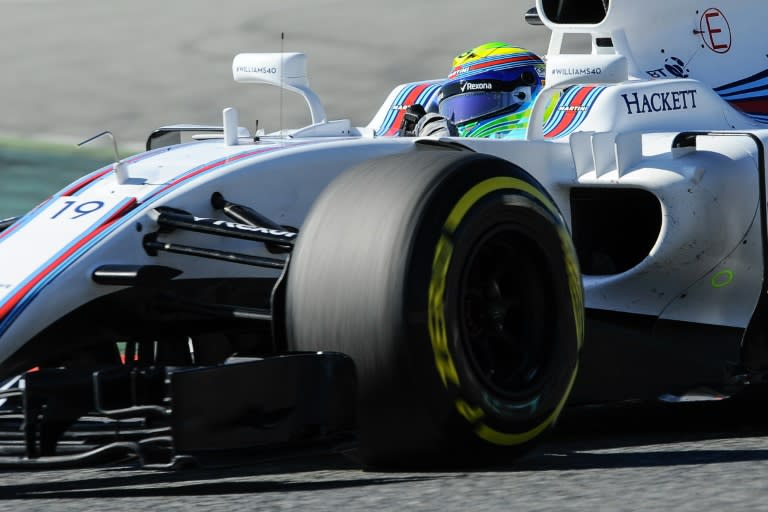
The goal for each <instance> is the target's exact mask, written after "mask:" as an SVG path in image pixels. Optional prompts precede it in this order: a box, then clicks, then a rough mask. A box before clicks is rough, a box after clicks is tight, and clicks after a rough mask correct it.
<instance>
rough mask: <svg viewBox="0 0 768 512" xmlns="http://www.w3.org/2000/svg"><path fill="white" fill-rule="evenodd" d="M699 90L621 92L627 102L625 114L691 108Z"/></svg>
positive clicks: (693, 106)
mask: <svg viewBox="0 0 768 512" xmlns="http://www.w3.org/2000/svg"><path fill="white" fill-rule="evenodd" d="M698 92H699V91H697V90H696V89H689V90H687V91H671V92H655V93H653V94H640V93H637V92H633V93H630V94H622V95H621V97H622V98H624V102H625V103H626V104H627V114H630V115H633V114H649V113H651V112H671V111H675V110H692V109H695V108H696V94H698Z"/></svg>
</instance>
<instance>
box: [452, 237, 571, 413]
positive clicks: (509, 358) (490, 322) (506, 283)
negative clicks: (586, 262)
mask: <svg viewBox="0 0 768 512" xmlns="http://www.w3.org/2000/svg"><path fill="white" fill-rule="evenodd" d="M546 262H547V257H546V254H545V253H544V251H543V250H542V248H541V247H540V246H539V245H538V244H537V243H536V242H535V241H534V240H532V239H531V238H530V237H528V236H526V235H525V234H524V233H521V232H520V231H519V230H516V229H514V228H513V227H511V226H499V227H496V228H494V229H492V230H490V231H489V232H487V233H486V234H485V235H484V236H483V237H481V239H480V240H479V241H478V243H476V244H474V248H473V250H472V251H471V252H470V254H469V255H468V258H467V260H466V266H465V267H464V272H463V278H462V280H461V285H460V289H459V302H458V307H459V310H460V311H459V315H458V318H459V322H460V326H459V330H460V334H461V343H462V345H463V347H464V350H465V351H466V353H467V355H468V359H469V361H470V362H471V366H472V370H473V372H474V373H475V375H476V376H477V377H478V378H479V379H480V380H482V381H483V382H484V383H485V385H486V387H487V388H488V389H490V390H491V391H492V392H494V393H495V394H498V395H501V396H506V397H515V398H519V397H520V396H521V395H523V396H525V395H530V394H534V393H535V392H536V391H538V390H539V389H540V387H541V385H542V381H543V379H544V378H545V375H546V373H547V369H548V367H549V366H550V361H551V359H552V357H553V347H552V343H553V340H554V334H553V331H554V329H555V326H556V320H557V315H556V314H555V312H554V311H553V308H554V304H555V301H554V293H553V291H552V286H551V284H550V283H551V278H550V276H549V275H548V273H547V272H546V270H547V266H546Z"/></svg>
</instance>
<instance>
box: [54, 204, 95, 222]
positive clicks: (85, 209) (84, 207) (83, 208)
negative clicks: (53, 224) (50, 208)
mask: <svg viewBox="0 0 768 512" xmlns="http://www.w3.org/2000/svg"><path fill="white" fill-rule="evenodd" d="M73 206H74V208H72V207H73ZM103 207H104V203H103V202H101V201H86V202H84V203H79V204H78V202H77V201H66V202H65V203H64V208H62V209H61V210H59V211H58V212H56V214H55V215H54V216H53V217H51V219H55V218H56V217H58V216H59V215H61V214H62V213H64V212H66V211H67V210H70V211H69V213H68V214H67V215H66V216H64V218H65V219H68V220H74V219H79V218H80V217H82V216H83V215H88V214H89V213H93V212H95V211H97V210H100V209H102V208H103Z"/></svg>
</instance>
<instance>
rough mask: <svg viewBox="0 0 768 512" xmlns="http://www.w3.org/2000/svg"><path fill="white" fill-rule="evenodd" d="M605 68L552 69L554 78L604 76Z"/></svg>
mask: <svg viewBox="0 0 768 512" xmlns="http://www.w3.org/2000/svg"><path fill="white" fill-rule="evenodd" d="M602 74H603V68H593V67H585V68H554V69H552V75H553V76H587V75H602Z"/></svg>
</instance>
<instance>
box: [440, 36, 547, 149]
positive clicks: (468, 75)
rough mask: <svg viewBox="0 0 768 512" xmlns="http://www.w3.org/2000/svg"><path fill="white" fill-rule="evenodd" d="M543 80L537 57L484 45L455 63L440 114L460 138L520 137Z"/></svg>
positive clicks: (541, 64) (504, 46)
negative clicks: (455, 128) (449, 122)
mask: <svg viewBox="0 0 768 512" xmlns="http://www.w3.org/2000/svg"><path fill="white" fill-rule="evenodd" d="M543 76H544V62H543V61H542V60H541V59H540V58H539V57H538V56H537V55H536V54H534V53H532V52H529V51H528V50H525V49H523V48H519V47H517V46H512V45H509V44H507V43H502V42H494V43H486V44H483V45H480V46H478V47H476V48H473V49H471V50H468V51H466V52H464V53H462V54H461V55H459V56H458V57H456V58H455V59H453V69H452V70H451V73H450V74H449V75H448V79H447V80H446V81H445V83H444V84H443V86H442V88H441V90H440V94H439V97H438V102H439V103H438V109H439V111H440V114H442V115H443V116H445V117H446V118H447V119H449V120H450V121H452V122H453V123H454V124H455V125H456V127H457V128H458V130H459V133H460V134H461V136H463V137H494V138H507V137H515V136H516V135H519V136H520V137H522V136H523V135H524V133H525V129H526V128H527V127H528V117H529V114H530V108H531V106H532V104H533V100H534V99H535V97H536V95H537V94H538V93H539V91H541V88H542V85H543V82H542V77H543Z"/></svg>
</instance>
